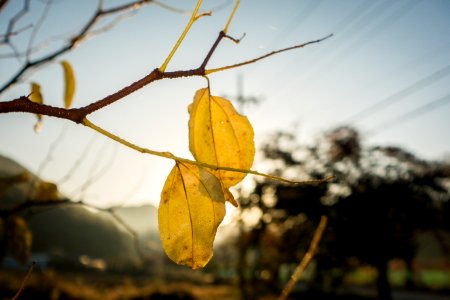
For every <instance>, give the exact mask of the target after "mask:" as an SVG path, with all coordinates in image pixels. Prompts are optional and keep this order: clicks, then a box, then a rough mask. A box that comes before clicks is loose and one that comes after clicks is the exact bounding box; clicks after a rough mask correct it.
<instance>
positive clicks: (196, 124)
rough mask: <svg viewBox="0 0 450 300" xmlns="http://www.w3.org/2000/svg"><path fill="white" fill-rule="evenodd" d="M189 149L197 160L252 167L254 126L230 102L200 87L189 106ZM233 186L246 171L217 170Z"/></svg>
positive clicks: (238, 166) (240, 167) (221, 164)
mask: <svg viewBox="0 0 450 300" xmlns="http://www.w3.org/2000/svg"><path fill="white" fill-rule="evenodd" d="M189 113H190V119H189V148H190V150H191V153H192V154H193V155H194V157H195V159H196V160H197V161H201V162H204V163H208V164H211V165H216V166H221V167H230V168H236V169H250V168H251V166H252V164H253V159H254V156H255V144H254V141H253V136H254V134H253V127H252V125H251V124H250V122H249V121H248V119H247V117H245V116H242V115H240V114H238V113H237V111H236V109H235V108H234V107H233V105H232V104H231V102H230V101H228V100H226V99H224V98H221V97H218V96H211V95H210V93H209V89H208V88H203V89H200V90H198V91H197V92H196V93H195V96H194V102H193V103H192V104H191V105H190V107H189ZM213 173H214V174H215V175H216V176H217V177H218V178H219V179H220V180H221V181H222V184H223V185H224V188H225V189H226V188H229V187H231V186H233V185H235V184H237V183H238V182H240V181H241V180H242V179H243V178H244V177H245V175H246V174H245V173H238V172H232V171H224V170H218V171H214V172H213Z"/></svg>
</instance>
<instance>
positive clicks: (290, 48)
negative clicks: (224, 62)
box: [205, 34, 333, 75]
mask: <svg viewBox="0 0 450 300" xmlns="http://www.w3.org/2000/svg"><path fill="white" fill-rule="evenodd" d="M332 36H333V34H330V35H327V36H326V37H324V38H321V39H318V40H315V41H310V42H307V43H304V44H300V45H295V46H292V47H287V48H283V49H280V50H276V51H272V52H270V53H267V54H264V55H262V56H260V57H257V58H254V59H250V60H247V61H244V62H241V63H237V64H234V65H229V66H225V67H220V68H215V69H209V70H206V71H205V72H206V75H208V74H211V73H215V72H219V71H224V70H228V69H234V68H238V67H242V66H245V65H248V64H252V63H255V62H257V61H259V60H262V59H265V58H267V57H269V56H272V55H275V54H279V53H282V52H286V51H290V50H294V49H299V48H303V47H305V46H308V45H311V44H316V43H320V42H322V41H324V40H326V39H329V38H330V37H332Z"/></svg>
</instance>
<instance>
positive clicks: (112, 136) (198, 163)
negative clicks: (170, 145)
mask: <svg viewBox="0 0 450 300" xmlns="http://www.w3.org/2000/svg"><path fill="white" fill-rule="evenodd" d="M82 124H83V125H85V126H87V127H89V128H91V129H93V130H95V131H97V132H98V133H100V134H102V135H104V136H106V137H108V138H110V139H112V140H114V141H116V142H118V143H120V144H122V145H124V146H127V147H129V148H131V149H133V150H136V151H138V152H141V153H146V154H150V155H155V156H159V157H164V158H168V159H173V160H175V161H177V162H183V163H188V164H191V165H196V166H198V167H202V168H207V169H211V170H222V171H230V172H237V173H244V174H252V175H257V176H263V177H266V178H269V179H272V180H276V181H281V182H285V183H288V184H294V185H296V184H318V183H323V182H326V181H329V180H331V179H332V178H334V177H332V176H329V177H326V178H324V179H317V180H303V181H295V180H289V179H286V178H283V177H280V176H274V175H269V174H264V173H260V172H257V171H254V170H248V169H239V168H231V167H223V166H216V165H211V164H207V163H204V162H201V161H194V160H190V159H187V158H182V157H178V156H175V155H173V154H172V153H170V152H167V151H155V150H151V149H147V148H143V147H140V146H138V145H136V144H133V143H131V142H129V141H127V140H124V139H123V138H121V137H119V136H117V135H115V134H113V133H111V132H108V131H106V130H104V129H103V128H101V127H99V126H97V125H95V124H94V123H92V122H91V121H89V120H88V119H87V118H84V119H83V121H82Z"/></svg>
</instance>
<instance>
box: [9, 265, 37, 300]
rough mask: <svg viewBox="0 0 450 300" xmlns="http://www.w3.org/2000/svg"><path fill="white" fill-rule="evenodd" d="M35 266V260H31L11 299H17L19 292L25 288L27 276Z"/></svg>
mask: <svg viewBox="0 0 450 300" xmlns="http://www.w3.org/2000/svg"><path fill="white" fill-rule="evenodd" d="M35 266H36V262H35V261H33V262H32V263H31V265H30V267H29V268H28V271H27V273H26V274H25V277H24V278H23V280H22V283H21V284H20V288H19V290H18V291H17V293H16V294H15V295H14V297H13V298H12V299H11V300H17V299H19V296H20V294H21V293H22V292H23V290H24V289H25V284H26V283H27V280H28V278H29V277H30V275H31V273H32V272H33V269H34V267H35Z"/></svg>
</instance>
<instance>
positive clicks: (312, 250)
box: [278, 216, 328, 300]
mask: <svg viewBox="0 0 450 300" xmlns="http://www.w3.org/2000/svg"><path fill="white" fill-rule="evenodd" d="M327 222H328V218H327V217H326V216H322V217H321V218H320V223H319V225H318V226H317V228H316V231H315V232H314V235H313V239H312V241H311V244H310V245H309V249H308V252H306V254H305V255H304V256H303V258H302V260H301V261H300V263H299V264H298V266H297V268H295V271H294V273H293V274H292V276H291V278H290V279H289V282H288V283H287V284H286V286H285V287H284V289H283V291H281V295H280V297H279V298H278V300H286V299H287V297H288V296H289V294H290V293H291V292H292V289H293V288H294V286H295V283H296V282H297V281H298V280H299V279H300V276H302V274H303V272H304V271H305V269H306V268H307V267H308V265H309V263H310V262H311V260H312V259H313V257H314V255H315V254H316V252H317V247H318V245H319V242H320V240H321V238H322V234H323V232H324V231H325V228H326V226H327Z"/></svg>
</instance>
